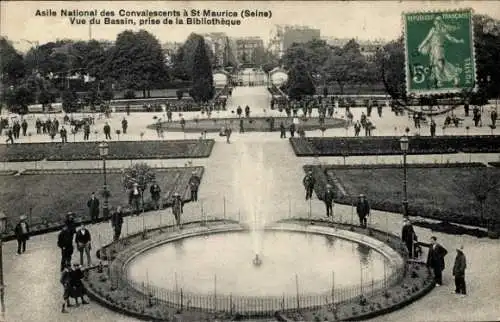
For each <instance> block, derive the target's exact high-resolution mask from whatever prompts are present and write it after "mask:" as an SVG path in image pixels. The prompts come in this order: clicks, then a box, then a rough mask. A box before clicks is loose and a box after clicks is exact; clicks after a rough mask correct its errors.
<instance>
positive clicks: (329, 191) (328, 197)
mask: <svg viewBox="0 0 500 322" xmlns="http://www.w3.org/2000/svg"><path fill="white" fill-rule="evenodd" d="M334 199H335V191H333V187H332V185H331V184H327V185H326V191H325V195H324V197H323V201H324V203H325V205H326V216H327V217H333V200H334Z"/></svg>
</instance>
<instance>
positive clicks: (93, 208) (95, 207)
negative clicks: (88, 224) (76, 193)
mask: <svg viewBox="0 0 500 322" xmlns="http://www.w3.org/2000/svg"><path fill="white" fill-rule="evenodd" d="M87 207H88V208H89V213H90V219H91V220H92V223H96V222H97V219H98V218H99V199H97V197H96V196H95V192H92V195H91V196H90V199H89V201H87Z"/></svg>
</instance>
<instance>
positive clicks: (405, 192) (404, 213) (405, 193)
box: [399, 135, 409, 217]
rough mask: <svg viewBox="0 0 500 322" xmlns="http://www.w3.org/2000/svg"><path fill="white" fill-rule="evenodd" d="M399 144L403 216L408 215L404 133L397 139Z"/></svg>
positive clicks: (406, 147) (406, 145)
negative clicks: (401, 168)
mask: <svg viewBox="0 0 500 322" xmlns="http://www.w3.org/2000/svg"><path fill="white" fill-rule="evenodd" d="M399 144H400V145H401V151H403V216H405V217H407V216H408V192H407V185H408V174H407V167H406V154H407V152H408V145H409V144H408V137H407V136H406V135H405V136H403V137H401V139H400V140H399Z"/></svg>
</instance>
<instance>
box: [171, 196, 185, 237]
mask: <svg viewBox="0 0 500 322" xmlns="http://www.w3.org/2000/svg"><path fill="white" fill-rule="evenodd" d="M183 212H184V202H183V201H182V198H181V196H180V195H179V194H178V193H177V192H176V193H174V200H173V203H172V213H173V214H174V218H175V223H176V225H177V227H179V228H181V214H182V213H183Z"/></svg>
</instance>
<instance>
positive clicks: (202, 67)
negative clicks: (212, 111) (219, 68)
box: [190, 38, 215, 102]
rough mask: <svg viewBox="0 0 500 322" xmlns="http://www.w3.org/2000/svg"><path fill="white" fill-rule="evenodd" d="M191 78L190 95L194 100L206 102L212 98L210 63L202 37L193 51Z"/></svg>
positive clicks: (212, 85) (212, 86) (212, 87)
mask: <svg viewBox="0 0 500 322" xmlns="http://www.w3.org/2000/svg"><path fill="white" fill-rule="evenodd" d="M191 79H192V86H191V91H190V95H191V97H192V98H193V99H194V100H195V101H196V102H208V101H209V100H210V99H212V98H213V96H214V93H215V89H214V79H213V74H212V65H211V64H210V57H209V55H208V53H207V48H206V46H205V40H204V39H203V38H201V39H200V40H199V42H198V46H197V47H196V49H195V51H194V57H193V69H192V73H191Z"/></svg>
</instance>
